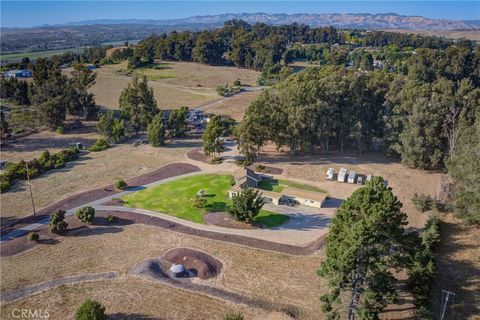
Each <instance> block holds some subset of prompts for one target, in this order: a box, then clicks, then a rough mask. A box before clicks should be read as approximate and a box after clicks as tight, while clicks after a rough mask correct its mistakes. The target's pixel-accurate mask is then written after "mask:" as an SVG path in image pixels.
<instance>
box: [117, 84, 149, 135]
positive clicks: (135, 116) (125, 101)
mask: <svg viewBox="0 0 480 320" xmlns="http://www.w3.org/2000/svg"><path fill="white" fill-rule="evenodd" d="M119 104H120V110H121V111H122V117H123V118H125V119H127V120H128V121H129V122H130V123H131V125H132V127H133V128H134V130H135V132H136V133H137V134H138V132H139V131H140V130H144V129H146V128H147V126H148V124H149V123H150V122H151V121H152V119H153V117H154V116H155V115H156V114H157V112H158V109H157V101H156V100H155V98H154V96H153V89H152V88H151V87H149V86H148V81H147V78H146V77H143V78H142V80H141V81H139V79H138V78H137V77H135V78H133V80H132V82H130V83H129V84H128V86H127V87H126V88H125V89H123V91H122V93H121V94H120V99H119Z"/></svg>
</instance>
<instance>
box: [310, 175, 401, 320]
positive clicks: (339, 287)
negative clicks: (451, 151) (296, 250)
mask: <svg viewBox="0 0 480 320" xmlns="http://www.w3.org/2000/svg"><path fill="white" fill-rule="evenodd" d="M401 207H402V204H401V203H400V201H398V199H397V198H396V197H395V196H394V195H393V193H392V191H391V189H390V188H386V187H385V186H384V184H383V180H382V178H380V177H374V178H373V179H372V180H371V181H369V182H367V184H366V185H365V186H364V187H363V188H361V189H358V190H357V191H355V192H354V193H353V194H352V195H351V196H350V197H349V198H348V199H347V200H346V201H345V202H344V203H342V205H341V206H340V208H339V209H338V210H337V213H336V215H335V217H334V218H333V220H332V225H331V227H330V232H329V234H328V236H327V243H326V259H325V261H324V262H322V264H321V267H320V270H319V275H320V276H322V277H324V278H326V280H327V281H328V284H329V286H330V289H331V291H330V293H328V294H326V295H324V296H322V298H321V300H322V302H323V303H324V304H323V310H324V311H325V312H327V313H328V314H329V315H330V316H331V317H334V316H335V315H338V314H339V312H340V309H339V307H338V305H337V307H335V304H336V303H339V302H340V294H341V292H343V291H350V295H349V296H350V301H349V303H348V304H349V307H348V318H349V319H352V317H353V314H357V315H358V316H359V318H360V319H378V314H379V313H380V312H381V311H382V310H383V309H384V308H385V307H386V306H387V304H388V303H391V302H393V301H394V300H395V298H396V296H397V290H396V288H395V284H396V279H395V278H394V276H393V274H392V269H394V268H396V267H400V266H402V261H403V259H402V257H403V255H406V253H404V252H406V250H405V234H404V233H405V229H404V226H405V225H406V224H407V216H406V214H405V213H403V212H401V210H400V209H401Z"/></svg>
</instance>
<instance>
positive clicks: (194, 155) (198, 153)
mask: <svg viewBox="0 0 480 320" xmlns="http://www.w3.org/2000/svg"><path fill="white" fill-rule="evenodd" d="M187 158H189V159H191V160H195V161H201V162H204V163H208V164H210V158H209V157H208V156H207V155H205V153H203V149H202V148H195V149H193V150H190V151H188V153H187Z"/></svg>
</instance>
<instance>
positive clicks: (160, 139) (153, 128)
mask: <svg viewBox="0 0 480 320" xmlns="http://www.w3.org/2000/svg"><path fill="white" fill-rule="evenodd" d="M148 142H149V143H150V144H151V145H152V146H154V147H159V146H163V145H164V144H165V127H164V125H163V112H161V111H160V112H159V113H157V114H156V115H155V117H153V120H152V122H150V124H149V125H148Z"/></svg>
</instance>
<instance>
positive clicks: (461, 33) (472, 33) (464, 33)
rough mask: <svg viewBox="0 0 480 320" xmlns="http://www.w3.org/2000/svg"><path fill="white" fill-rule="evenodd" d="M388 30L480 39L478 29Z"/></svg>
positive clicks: (451, 37)
mask: <svg viewBox="0 0 480 320" xmlns="http://www.w3.org/2000/svg"><path fill="white" fill-rule="evenodd" d="M386 31H388V32H399V33H406V34H421V35H426V36H437V37H445V38H449V39H461V38H465V39H470V40H475V41H480V32H478V30H438V31H426V30H403V29H388V30H386Z"/></svg>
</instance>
